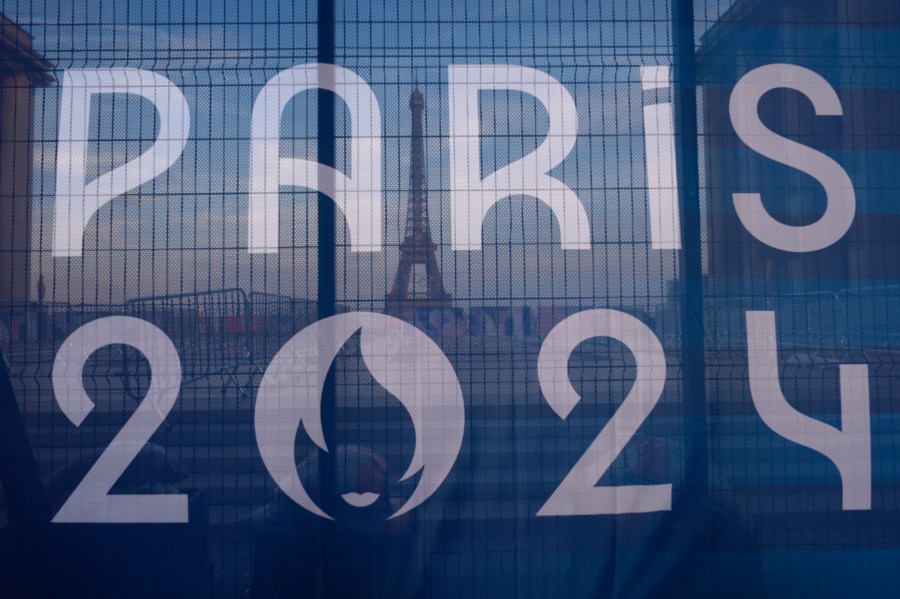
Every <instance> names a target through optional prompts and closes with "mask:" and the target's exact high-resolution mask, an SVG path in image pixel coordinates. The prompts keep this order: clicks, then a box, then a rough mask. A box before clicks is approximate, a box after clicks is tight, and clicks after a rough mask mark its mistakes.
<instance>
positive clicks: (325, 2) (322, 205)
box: [316, 0, 337, 594]
mask: <svg viewBox="0 0 900 599" xmlns="http://www.w3.org/2000/svg"><path fill="white" fill-rule="evenodd" d="M317 18H318V21H317V23H318V31H317V35H318V37H317V43H318V62H319V64H334V60H335V36H334V32H335V25H334V23H335V13H334V0H318V17H317ZM323 76H329V77H330V76H332V74H331V73H328V74H326V73H325V72H324V70H320V73H319V78H320V80H321V79H322V77H323ZM317 108H318V115H319V116H318V139H317V147H318V161H319V162H320V163H321V164H324V165H327V166H330V167H335V166H336V161H335V141H334V140H335V122H334V119H335V96H334V94H333V93H332V92H329V91H325V90H323V89H319V90H318V107H317ZM319 176H320V177H322V176H327V175H323V173H321V172H320V174H319ZM332 176H333V175H332ZM319 183H320V184H319V189H323V188H324V189H334V185H333V181H332V182H331V183H332V184H325V185H324V186H323V184H322V183H323V182H322V181H320V182H319ZM318 239H319V243H318V292H317V296H316V311H317V317H318V320H322V319H324V318H328V317H329V316H333V315H334V314H335V311H336V310H335V301H336V299H335V298H336V290H335V287H336V279H337V277H336V270H335V269H336V259H335V253H336V247H335V243H336V234H335V204H334V201H333V199H332V198H330V197H328V196H327V195H326V194H324V193H322V192H321V191H320V192H319V197H318ZM336 411H337V398H336V385H335V365H334V363H333V362H332V364H331V367H330V368H329V369H328V374H327V375H326V377H325V384H324V386H323V389H322V428H323V434H324V436H325V440H326V442H327V443H328V444H329V449H330V451H329V452H327V453H326V452H321V451H320V452H319V461H318V464H319V472H318V476H319V489H320V491H321V501H322V507H323V508H324V510H325V512H326V513H329V514H333V513H334V510H333V507H334V504H335V500H334V497H335V493H336V466H337V463H336V459H335V455H336V451H337V446H336V443H337V439H336V438H335V428H336V423H335V416H336ZM329 529H330V527H329V526H327V525H326V526H325V528H324V530H323V534H322V537H321V554H320V555H321V558H322V565H323V567H322V569H321V577H322V579H321V580H320V584H321V587H320V592H321V593H323V594H327V593H328V583H329V580H330V579H331V577H332V575H333V574H335V572H336V566H335V561H336V557H337V551H336V549H337V548H336V547H334V535H333V534H331V532H330V530H329Z"/></svg>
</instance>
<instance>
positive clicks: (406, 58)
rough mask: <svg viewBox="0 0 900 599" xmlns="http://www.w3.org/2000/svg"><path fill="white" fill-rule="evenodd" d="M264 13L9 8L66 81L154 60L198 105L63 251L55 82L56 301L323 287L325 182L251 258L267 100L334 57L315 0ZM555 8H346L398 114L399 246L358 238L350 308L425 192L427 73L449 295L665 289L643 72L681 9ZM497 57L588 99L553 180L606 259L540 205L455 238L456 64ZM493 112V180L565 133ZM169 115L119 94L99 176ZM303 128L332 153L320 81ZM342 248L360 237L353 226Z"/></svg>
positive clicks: (289, 137) (503, 109)
mask: <svg viewBox="0 0 900 599" xmlns="http://www.w3.org/2000/svg"><path fill="white" fill-rule="evenodd" d="M262 4H263V3H252V2H235V1H233V0H226V1H224V2H178V3H174V2H172V3H167V2H160V3H155V4H154V3H141V2H121V1H119V0H99V1H71V0H70V1H64V2H54V3H45V2H43V1H38V0H28V1H24V0H18V1H13V2H4V3H3V12H4V13H5V14H7V15H9V16H10V17H12V18H13V19H14V20H16V21H17V22H18V23H19V24H20V25H22V26H23V27H25V28H26V29H28V30H29V31H30V32H31V34H32V35H33V36H34V37H35V45H36V47H37V48H38V49H39V50H40V51H41V52H42V53H43V54H44V55H45V56H46V57H47V58H48V59H50V60H51V61H52V62H54V63H55V64H56V65H57V71H56V73H55V74H56V75H57V78H58V79H61V73H62V70H63V69H69V68H104V67H132V68H141V69H147V70H151V71H154V72H156V73H159V74H161V75H163V76H165V77H167V78H169V79H170V80H171V81H172V82H174V83H175V84H176V85H177V86H178V87H179V89H180V90H181V91H182V92H183V93H184V95H185V97H186V99H187V102H188V105H189V107H190V111H191V132H190V139H189V141H188V144H187V146H186V148H185V150H184V153H183V155H182V157H181V158H180V159H179V160H178V161H177V162H176V163H175V164H174V165H173V166H172V167H171V168H170V169H169V170H168V171H166V172H165V173H163V174H162V175H160V176H159V177H157V178H156V179H155V180H153V181H152V182H149V183H146V184H144V185H142V186H141V187H139V188H138V189H136V190H134V191H132V192H130V193H129V194H128V195H127V196H124V197H120V198H118V199H116V200H114V201H113V202H111V203H110V204H108V205H107V206H106V207H104V208H103V209H101V210H100V211H99V212H98V214H97V216H96V217H95V219H94V220H93V221H92V223H91V224H90V225H89V226H88V228H87V229H86V231H85V251H84V254H83V257H82V258H77V259H75V258H53V257H51V256H50V255H49V249H50V247H49V241H50V239H51V236H50V234H49V231H50V230H52V219H53V199H54V195H53V194H54V188H55V170H56V164H55V162H56V137H57V131H56V129H57V122H58V118H59V106H58V104H59V94H60V91H59V85H54V86H51V87H49V88H46V89H44V90H41V91H40V92H39V93H38V95H37V110H36V123H35V125H36V131H35V138H36V143H35V149H34V152H35V172H36V176H35V182H34V197H35V205H36V210H37V215H38V218H36V219H35V223H34V235H33V245H34V249H35V252H36V254H37V255H38V256H39V258H38V260H37V264H38V266H37V268H36V269H34V272H33V277H32V278H33V279H35V281H36V278H37V276H38V273H42V274H43V276H44V278H45V281H46V284H47V288H48V299H55V300H58V301H65V300H71V301H83V302H98V303H105V302H118V301H121V300H123V299H126V298H129V297H136V296H146V295H160V294H167V293H178V292H189V291H194V290H203V289H213V288H222V287H243V288H245V289H248V290H250V289H252V290H260V291H262V290H264V291H269V292H275V293H282V294H285V295H293V296H298V297H314V296H315V289H316V251H315V245H316V231H315V226H316V225H315V223H316V207H315V201H314V197H315V196H314V194H312V193H310V192H308V191H306V190H302V189H294V188H283V189H282V194H281V201H280V209H281V220H282V222H281V226H280V243H281V244H282V246H283V247H282V249H281V250H280V251H279V252H278V253H277V254H270V255H252V256H251V255H250V254H248V253H247V251H246V239H247V237H246V226H247V225H246V219H247V206H248V192H247V187H248V186H247V181H248V171H249V162H250V160H249V137H250V118H251V112H252V107H253V102H254V100H255V99H256V96H257V94H258V93H259V91H260V90H261V89H262V87H263V85H264V84H265V83H266V81H268V80H269V79H270V78H271V77H273V76H274V75H275V74H277V73H278V72H279V71H281V70H283V69H285V68H288V67H290V66H294V65H299V64H304V63H308V62H314V61H315V56H316V24H315V19H316V14H315V3H311V4H309V5H303V4H300V3H292V2H281V3H265V6H262ZM548 4H549V3H544V2H538V1H534V2H521V3H520V2H506V3H501V2H475V1H470V2H453V3H449V2H445V3H420V2H372V3H370V2H365V1H362V0H359V1H358V2H339V3H338V6H337V24H336V36H337V49H336V50H337V59H336V62H337V64H339V65H341V66H343V67H346V68H348V69H352V70H353V71H354V72H356V73H357V74H359V75H360V76H361V77H362V78H363V79H365V80H366V82H368V84H369V85H370V86H371V87H372V89H373V91H374V93H375V95H376V97H377V99H378V102H379V105H380V110H381V118H382V136H383V156H382V164H383V174H382V179H383V187H384V190H383V205H384V214H383V218H384V236H385V237H384V238H385V245H386V249H385V250H384V251H382V252H378V253H375V254H355V253H354V254H351V253H349V252H346V251H345V250H344V249H343V248H342V247H339V249H338V272H337V283H338V297H339V299H341V300H342V301H345V302H351V303H352V302H356V303H358V304H360V306H364V305H366V304H371V305H372V307H378V306H379V305H380V302H381V300H382V299H383V296H384V294H385V293H386V291H387V290H388V289H389V288H390V285H391V283H392V279H393V275H394V272H395V270H396V264H397V260H398V250H397V249H396V247H397V245H398V244H399V241H400V237H401V234H402V227H403V223H404V217H405V207H406V201H407V190H408V187H409V184H408V177H409V172H408V165H409V139H408V136H409V132H410V112H409V108H408V98H409V94H410V92H411V90H412V87H413V85H414V82H415V81H418V84H419V87H420V89H421V90H422V92H423V94H424V96H425V101H426V112H425V115H426V124H425V128H426V136H427V141H426V163H427V165H428V171H427V177H428V184H429V205H430V212H431V227H432V232H433V234H434V237H435V239H436V240H437V242H438V244H439V250H438V257H439V261H440V264H441V268H442V271H443V273H444V281H445V285H446V287H447V288H448V289H449V291H450V292H451V293H452V294H453V295H454V297H455V298H457V300H458V301H459V302H460V303H461V304H473V305H477V304H496V305H509V304H513V305H521V304H535V303H557V304H563V303H583V304H588V305H590V304H593V305H607V304H609V305H625V304H631V303H633V304H636V305H642V304H654V303H658V302H659V301H660V297H661V295H662V294H664V292H665V282H666V281H667V280H668V279H670V278H672V277H673V276H674V274H675V269H676V262H677V255H676V252H674V251H661V250H650V249H649V230H648V222H647V191H646V174H645V161H644V149H643V148H644V140H643V129H644V127H643V122H642V109H643V105H644V104H646V103H647V102H650V101H655V100H654V99H653V98H651V97H650V96H648V95H647V93H646V92H642V90H641V85H640V79H639V67H640V65H656V64H659V65H666V64H669V63H670V62H671V42H670V28H671V25H670V22H669V18H670V16H669V12H668V11H669V7H668V2H660V1H656V2H640V3H635V2H626V1H625V0H613V1H609V2H586V1H585V2H564V3H562V4H561V5H558V6H557V5H556V4H554V5H553V6H552V7H549V8H548ZM721 4H722V3H717V2H710V3H707V4H705V5H704V6H703V10H702V11H701V12H702V14H698V19H699V20H702V19H703V18H705V16H706V15H707V13H709V12H710V11H712V12H718V11H721V10H722V9H723V6H721ZM481 63H483V64H513V65H520V66H527V67H532V68H536V69H538V70H541V71H543V72H546V73H548V74H550V75H551V76H553V77H555V78H556V79H558V80H559V81H560V82H562V83H563V84H564V85H565V87H566V88H567V90H568V91H569V92H570V93H571V95H572V96H573V98H574V100H575V104H576V107H577V111H578V130H579V136H578V141H577V143H576V146H575V149H574V150H573V151H572V153H571V154H570V155H569V156H568V157H567V158H566V159H565V160H564V161H563V162H562V163H561V164H560V165H559V166H558V167H556V168H555V169H553V171H552V172H551V174H552V175H553V176H554V177H556V178H558V179H560V180H562V181H563V182H565V183H566V184H567V185H568V186H569V187H571V188H572V189H573V190H574V191H575V192H576V193H577V195H578V197H579V199H580V200H581V201H582V203H583V204H584V205H585V207H586V210H587V212H588V215H589V218H590V224H591V230H592V249H590V250H586V251H576V250H566V251H563V250H561V249H560V247H559V230H558V225H557V224H556V222H555V221H554V218H553V216H552V213H551V211H550V210H549V209H548V208H547V207H545V206H543V205H541V204H540V203H539V202H537V201H536V200H534V199H532V198H523V197H512V198H509V199H507V200H504V201H502V202H501V203H499V204H498V205H497V206H496V207H495V208H494V209H493V210H492V212H491V214H489V215H488V217H487V218H486V219H485V221H484V224H483V240H484V247H483V250H482V251H480V252H468V251H453V250H451V249H450V247H449V245H450V244H449V236H450V218H451V216H450V214H451V213H450V193H449V187H450V181H449V172H450V165H449V108H448V103H449V99H448V88H447V67H448V65H450V64H481ZM655 97H656V96H655ZM658 97H659V98H662V101H665V100H667V99H668V98H667V97H666V96H665V95H663V96H658ZM480 112H481V121H480V125H481V133H482V142H481V157H482V172H483V174H485V175H486V174H487V173H489V172H491V171H493V170H495V169H498V168H502V167H503V166H504V165H505V164H508V163H509V162H511V161H513V160H515V159H517V158H519V157H521V156H523V155H524V154H527V153H528V152H530V151H531V150H533V149H534V148H535V147H536V146H537V145H538V144H539V143H540V141H541V140H542V139H543V138H544V136H545V135H546V132H547V127H548V118H547V114H546V111H545V110H544V109H543V107H542V106H541V105H540V104H539V103H538V102H536V101H535V100H534V98H532V97H530V96H527V95H525V94H521V93H518V92H493V93H482V95H481V97H480ZM348 120H349V118H348V114H347V111H346V110H345V109H343V108H341V109H339V111H338V123H337V133H338V143H337V150H338V168H339V169H345V170H346V169H348V165H347V164H346V162H347V161H346V159H345V155H346V147H347V146H346V143H345V142H346V140H345V139H342V137H344V138H345V136H346V134H347V133H348V131H349V125H348ZM157 121H158V119H157V117H156V112H155V110H154V109H153V107H152V105H151V104H150V103H149V102H147V101H145V100H141V99H138V98H137V97H135V96H127V95H123V94H116V95H106V96H102V97H100V99H99V101H97V102H95V103H94V104H93V105H92V106H91V115H90V123H91V124H90V131H91V142H90V144H89V150H90V158H89V161H88V162H89V173H91V176H94V175H97V174H100V173H102V172H105V171H108V170H110V169H112V168H114V167H115V166H118V165H120V164H123V163H124V162H126V161H128V160H130V159H133V158H134V157H136V156H137V155H138V154H139V153H140V152H142V151H143V150H146V149H147V147H149V145H150V144H151V143H152V141H153V139H154V138H155V135H156V132H157V130H158V126H159V123H158V122H157ZM282 138H283V140H282V142H281V150H282V155H283V156H295V157H305V158H310V159H314V158H315V156H316V119H315V101H314V95H313V94H312V93H303V94H300V95H298V96H297V98H295V99H294V100H292V101H291V102H290V103H289V104H288V106H287V108H286V110H285V112H284V115H283V119H282ZM340 220H341V219H340V218H339V221H340ZM338 240H339V246H342V245H346V241H347V232H346V228H345V226H344V224H343V222H339V223H338ZM34 284H35V285H36V283H34Z"/></svg>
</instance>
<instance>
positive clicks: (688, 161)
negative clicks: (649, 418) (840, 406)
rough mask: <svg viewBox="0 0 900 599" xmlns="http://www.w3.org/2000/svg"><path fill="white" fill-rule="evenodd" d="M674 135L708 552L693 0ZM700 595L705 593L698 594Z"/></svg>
mask: <svg viewBox="0 0 900 599" xmlns="http://www.w3.org/2000/svg"><path fill="white" fill-rule="evenodd" d="M672 21H673V37H672V42H673V60H674V69H673V71H674V92H675V97H674V103H675V132H676V143H677V152H676V153H675V155H676V160H677V167H678V181H679V182H680V187H681V188H680V190H679V198H680V199H679V203H680V210H681V215H682V219H681V220H682V223H683V225H682V226H683V227H684V231H683V245H682V251H681V255H680V258H679V276H680V278H681V285H682V287H681V289H682V290H683V293H682V296H681V298H679V299H680V320H681V327H680V329H681V348H682V352H681V356H682V359H681V367H682V376H683V391H684V393H683V397H682V402H683V410H684V418H685V421H684V426H685V430H684V433H685V473H684V478H685V480H684V503H683V505H684V506H692V507H691V509H696V510H697V511H696V513H693V514H690V515H689V517H691V518H692V519H693V522H692V524H694V525H697V526H698V527H702V528H701V529H696V528H695V530H696V531H697V532H698V535H697V537H696V541H697V542H700V543H703V544H705V547H698V549H707V550H708V549H709V544H708V541H709V537H710V533H711V531H710V529H709V527H708V521H709V520H708V509H707V506H708V503H709V502H708V494H709V467H708V464H707V462H708V459H709V450H708V446H707V434H708V429H707V426H708V424H707V417H706V355H705V338H704V322H703V318H704V315H703V263H702V239H701V230H700V229H701V225H700V210H701V207H700V180H699V176H700V175H699V173H700V169H699V152H698V144H699V138H698V133H697V116H698V113H697V64H696V51H695V47H696V46H695V36H694V5H693V0H673V1H672ZM697 594H698V596H703V595H704V594H703V593H702V592H700V591H699V590H698V593H697Z"/></svg>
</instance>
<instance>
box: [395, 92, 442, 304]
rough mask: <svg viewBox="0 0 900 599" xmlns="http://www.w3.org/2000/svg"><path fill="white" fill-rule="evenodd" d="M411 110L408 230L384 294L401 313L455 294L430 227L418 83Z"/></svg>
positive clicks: (422, 104) (420, 96) (422, 100)
mask: <svg viewBox="0 0 900 599" xmlns="http://www.w3.org/2000/svg"><path fill="white" fill-rule="evenodd" d="M409 108H410V110H411V111H412V147H411V152H410V173H409V183H410V191H409V200H408V203H407V208H406V232H405V234H404V237H403V242H402V243H401V244H400V265H399V267H398V268H397V274H396V276H395V277H394V285H393V287H392V288H391V291H390V293H388V294H387V296H385V299H384V303H385V311H386V312H387V313H388V314H391V315H394V316H399V315H400V314H401V312H402V311H404V310H405V309H419V308H425V309H434V308H450V307H452V305H453V298H452V297H451V296H450V294H449V293H447V291H446V290H445V289H444V281H443V279H442V277H441V269H440V267H439V266H438V262H437V257H436V256H435V253H434V250H435V247H436V246H435V243H434V240H433V239H432V238H431V230H430V229H429V227H428V191H427V188H426V187H427V186H426V181H425V135H424V127H423V125H422V114H423V113H424V111H425V98H424V97H423V96H422V92H420V91H419V86H418V85H416V87H415V89H413V92H412V95H411V96H410V98H409Z"/></svg>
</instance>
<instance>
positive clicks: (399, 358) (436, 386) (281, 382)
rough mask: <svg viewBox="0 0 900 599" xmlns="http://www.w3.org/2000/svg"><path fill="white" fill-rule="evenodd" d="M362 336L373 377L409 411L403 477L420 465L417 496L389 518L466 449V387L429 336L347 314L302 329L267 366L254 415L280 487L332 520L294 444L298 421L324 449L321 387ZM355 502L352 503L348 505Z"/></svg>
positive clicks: (433, 484)
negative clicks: (346, 348) (408, 453)
mask: <svg viewBox="0 0 900 599" xmlns="http://www.w3.org/2000/svg"><path fill="white" fill-rule="evenodd" d="M360 329H362V331H361V333H360V352H361V353H362V357H363V361H364V362H365V364H366V367H367V368H368V369H369V372H370V373H371V374H372V377H373V378H374V379H375V380H376V381H378V383H379V384H380V385H381V386H382V387H384V388H385V389H386V390H387V391H388V392H390V393H392V394H393V395H394V396H395V397H397V399H398V400H400V403H401V404H403V407H405V408H406V410H407V411H408V412H409V414H410V416H411V418H412V422H413V427H414V429H415V431H416V449H415V452H414V453H413V458H412V462H411V463H410V465H409V468H408V469H407V470H406V473H405V474H404V475H403V477H402V478H401V480H406V479H408V478H409V477H411V476H413V475H414V474H416V473H417V472H419V471H420V470H421V471H422V477H421V478H420V479H419V484H418V486H417V487H416V489H415V491H414V492H413V494H412V495H411V496H410V498H409V499H408V500H407V501H406V503H405V504H403V506H402V507H401V508H400V509H399V510H397V511H396V512H395V513H394V514H392V515H391V516H390V518H395V517H397V516H400V515H402V514H405V513H406V512H408V511H410V510H412V509H413V508H415V507H417V506H418V505H420V504H421V503H422V502H423V501H425V500H426V499H428V498H429V497H430V496H431V495H432V493H434V492H435V491H436V490H437V489H438V487H439V486H440V485H441V483H442V482H444V479H445V478H446V477H447V475H448V474H449V473H450V469H451V468H452V467H453V464H454V462H455V461H456V457H457V456H458V455H459V450H460V447H461V446H462V438H463V429H464V428H465V408H464V405H463V396H462V389H461V388H460V385H459V379H458V378H457V376H456V373H455V372H454V370H453V366H452V365H451V364H450V361H449V360H448V359H447V356H445V355H444V352H442V351H441V349H440V348H439V347H438V346H437V344H435V342H434V341H432V340H431V339H430V338H429V337H428V336H427V335H426V334H425V333H423V332H422V331H420V330H419V329H417V328H416V327H414V326H412V325H410V324H407V323H406V322H403V321H402V320H399V319H397V318H393V317H391V316H386V315H384V314H375V313H371V312H350V313H347V314H339V315H337V316H332V317H330V318H326V319H324V320H321V321H319V322H316V323H315V324H312V325H311V326H309V327H307V328H305V329H303V330H302V331H300V332H299V333H297V334H296V335H294V336H293V337H292V338H291V339H290V341H288V342H287V343H286V344H285V345H284V347H282V348H281V349H280V350H279V351H278V353H277V354H276V355H275V357H274V358H273V359H272V363H271V364H270V365H269V367H268V368H267V369H266V372H265V374H264V375H263V379H262V382H261V383H260V388H259V393H258V395H257V397H256V409H255V416H254V423H255V430H256V440H257V443H258V444H259V452H260V455H261V456H262V459H263V462H264V463H265V465H266V468H267V469H268V470H269V473H270V474H271V475H272V477H273V478H274V480H275V481H276V483H277V484H278V485H279V487H281V489H282V490H283V491H284V492H285V493H286V494H287V495H288V496H289V497H290V498H291V499H293V500H294V501H295V502H296V503H298V504H299V505H301V506H302V507H304V508H305V509H307V510H309V511H310V512H312V513H314V514H317V515H319V516H322V517H323V518H328V519H333V518H331V516H329V515H328V514H326V513H325V512H324V511H322V509H321V508H320V507H319V506H318V505H316V503H315V502H314V501H313V500H312V498H311V497H310V496H309V494H308V493H307V492H306V489H305V488H304V487H303V483H302V482H301V481H300V477H299V475H298V472H297V466H296V464H295V462H294V441H295V439H296V436H297V431H298V429H299V427H300V426H303V428H304V430H305V431H306V433H307V435H309V438H310V439H311V440H312V441H313V443H315V444H316V445H317V446H318V447H319V448H320V449H322V450H323V451H328V448H327V446H326V444H325V436H324V434H323V432H322V409H321V399H322V389H323V386H324V383H325V375H326V374H327V372H328V369H329V367H330V366H331V363H332V362H333V361H334V359H335V357H337V354H338V352H339V351H340V349H341V347H342V346H343V345H344V343H346V342H347V340H348V339H349V338H350V337H351V336H352V335H353V334H354V333H356V331H359V330H360ZM351 504H352V502H351Z"/></svg>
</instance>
